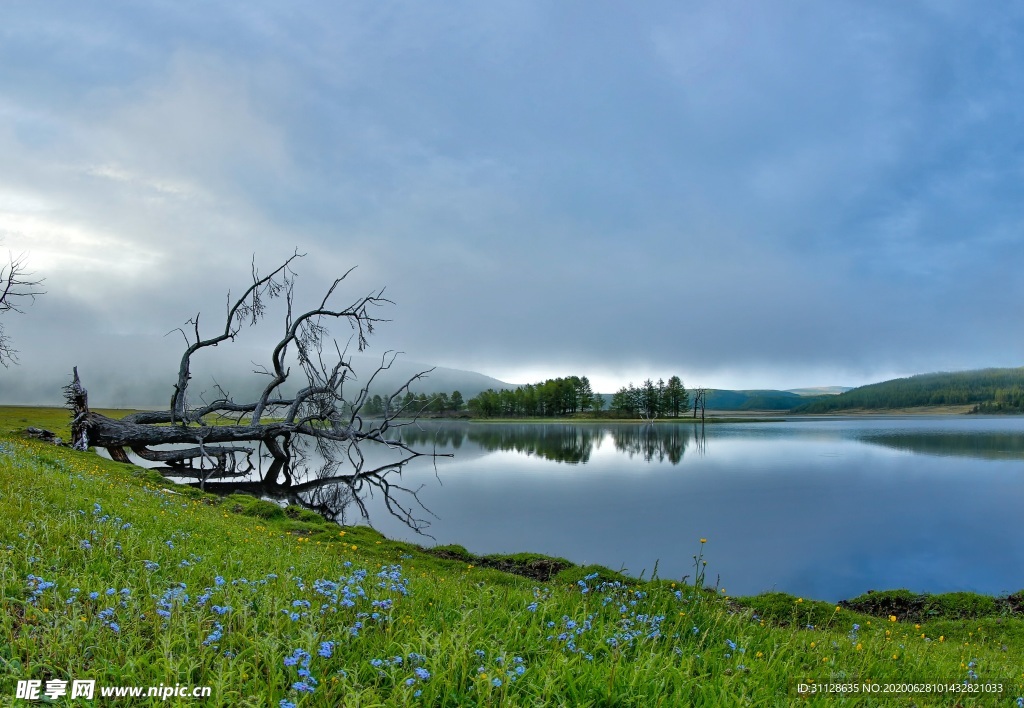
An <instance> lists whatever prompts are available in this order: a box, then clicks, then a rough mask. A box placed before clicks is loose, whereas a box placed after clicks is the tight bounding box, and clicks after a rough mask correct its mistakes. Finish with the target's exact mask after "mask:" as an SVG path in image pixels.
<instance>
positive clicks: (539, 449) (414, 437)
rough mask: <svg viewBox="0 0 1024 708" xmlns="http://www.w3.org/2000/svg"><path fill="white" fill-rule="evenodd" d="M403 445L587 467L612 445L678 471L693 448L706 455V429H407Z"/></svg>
mask: <svg viewBox="0 0 1024 708" xmlns="http://www.w3.org/2000/svg"><path fill="white" fill-rule="evenodd" d="M402 437H403V439H404V440H405V441H406V442H407V443H409V444H410V445H411V446H413V447H426V446H429V445H437V446H438V448H445V449H451V450H458V449H460V448H462V445H463V443H464V442H466V441H468V442H470V443H472V444H473V445H475V446H477V447H479V448H480V449H482V450H486V451H488V452H498V451H501V452H514V453H518V454H522V455H526V456H528V457H529V456H536V457H540V458H542V459H545V460H551V461H553V462H565V463H568V464H586V463H587V462H589V461H590V458H591V456H592V455H593V454H594V452H595V451H597V450H599V449H600V447H601V445H602V444H604V443H605V442H606V441H607V440H609V439H610V440H611V443H612V446H613V447H614V449H615V450H617V451H618V452H621V453H624V454H625V455H626V457H627V458H628V459H630V460H632V459H633V458H639V459H642V460H643V461H645V462H668V463H669V464H672V465H678V464H679V463H680V462H682V461H683V455H684V454H685V453H686V449H687V447H689V446H690V445H691V444H694V443H695V444H696V445H697V447H698V448H699V449H702V450H703V449H704V447H705V446H706V442H705V427H704V426H702V425H680V424H664V425H658V424H655V425H650V424H648V425H628V424H626V425H600V424H586V425H573V424H566V423H550V424H548V423H520V424H515V423H497V424H490V423H484V424H472V423H461V424H458V423H457V424H444V425H429V424H427V425H423V426H420V427H419V428H407V429H406V430H404V431H403V434H402Z"/></svg>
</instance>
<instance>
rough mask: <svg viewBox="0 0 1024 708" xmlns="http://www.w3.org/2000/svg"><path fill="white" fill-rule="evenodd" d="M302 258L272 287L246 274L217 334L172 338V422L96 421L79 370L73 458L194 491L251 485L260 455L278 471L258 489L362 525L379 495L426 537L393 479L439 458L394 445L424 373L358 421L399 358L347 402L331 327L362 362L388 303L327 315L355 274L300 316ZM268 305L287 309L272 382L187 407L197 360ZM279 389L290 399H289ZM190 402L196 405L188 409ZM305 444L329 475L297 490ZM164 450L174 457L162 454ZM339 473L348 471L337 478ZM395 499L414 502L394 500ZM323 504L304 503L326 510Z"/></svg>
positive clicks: (371, 299) (168, 415)
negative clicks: (337, 508) (133, 466)
mask: <svg viewBox="0 0 1024 708" xmlns="http://www.w3.org/2000/svg"><path fill="white" fill-rule="evenodd" d="M301 257H302V255H301V254H299V253H298V252H295V253H293V254H292V256H290V257H289V258H288V259H287V260H285V261H284V262H283V263H282V264H281V265H280V266H278V267H277V268H275V269H274V270H273V271H272V272H271V273H269V274H268V275H260V273H259V271H258V269H257V268H256V265H255V262H253V264H252V270H251V277H252V284H251V285H249V286H248V288H246V290H245V291H244V292H243V293H242V294H241V295H240V296H239V297H237V298H232V297H230V296H229V298H228V301H227V310H226V314H225V318H224V324H223V327H222V328H218V330H217V331H216V332H215V333H214V334H212V335H209V336H204V334H203V333H202V330H201V327H200V324H199V322H200V316H199V314H196V315H195V316H194V317H193V318H191V319H190V320H189V321H188V322H187V323H186V326H188V327H189V329H191V333H188V332H187V331H186V329H185V328H184V327H182V328H178V329H176V330H172V331H177V332H180V333H181V334H182V336H183V337H184V338H185V343H186V349H185V352H184V354H183V355H182V358H181V362H180V364H179V367H178V374H177V380H176V382H175V384H174V386H173V391H172V395H171V399H170V404H169V406H168V409H167V410H164V411H147V412H140V413H134V414H132V415H129V416H126V417H124V418H122V419H120V420H113V419H110V418H107V417H105V416H102V415H100V414H98V413H94V412H91V411H89V409H88V394H87V393H86V391H85V389H84V388H83V387H82V385H81V382H80V381H79V378H78V371H77V368H76V370H75V374H74V380H73V382H72V383H71V384H69V385H68V386H67V387H66V389H65V392H66V397H67V400H68V404H69V406H70V407H71V409H72V411H73V413H74V420H73V424H72V436H73V438H74V440H75V444H76V446H79V447H80V449H84V448H85V447H88V446H97V447H104V448H106V449H107V450H108V451H109V453H110V455H111V457H113V458H114V459H117V460H121V461H129V460H130V458H129V457H128V453H127V451H126V450H131V451H132V452H134V453H135V454H136V455H138V456H139V457H141V458H143V459H145V460H149V461H159V462H163V463H166V464H168V465H170V466H171V467H172V468H173V469H174V473H175V474H176V475H185V476H193V477H197V478H199V479H200V484H201V485H205V484H206V481H207V480H208V479H212V478H214V477H225V476H227V477H231V476H239V475H243V474H248V472H249V471H250V470H252V469H253V467H252V461H251V456H252V454H253V453H254V452H255V451H256V448H257V447H259V448H260V449H263V450H266V452H267V453H268V454H269V455H270V457H271V458H272V459H273V460H274V463H273V464H272V465H271V468H270V470H269V471H268V476H267V477H265V478H264V479H263V482H264V483H265V484H269V485H271V486H279V482H278V479H280V478H281V477H282V475H283V477H284V480H285V485H286V486H290V487H291V490H290V492H289V493H290V494H298V495H300V496H301V495H302V494H304V493H307V492H308V493H310V494H313V493H316V494H321V495H326V496H330V497H331V499H333V500H335V501H337V500H339V499H345V500H347V501H350V502H352V503H354V504H355V505H356V506H357V507H358V508H359V510H360V513H361V514H363V515H364V516H365V515H366V513H367V508H366V506H365V504H364V502H363V500H362V499H361V497H360V494H361V493H363V492H367V493H371V494H372V493H373V492H375V491H377V492H380V493H381V494H382V495H383V501H384V506H385V508H386V509H387V511H388V512H389V513H390V514H392V515H393V516H395V517H396V518H399V519H402V521H403V522H404V523H406V524H408V525H409V526H410V528H412V529H414V530H415V531H417V532H422V529H423V528H425V526H426V523H427V522H425V521H424V520H422V519H418V518H416V516H415V514H414V512H413V508H414V506H418V507H419V508H421V509H424V510H426V509H425V507H423V505H422V503H420V501H419V497H418V496H417V492H418V491H419V490H413V489H410V488H408V487H405V486H403V485H401V484H396V483H394V482H392V481H390V480H389V479H388V476H389V475H395V476H400V475H401V471H402V469H403V468H404V467H405V466H406V465H407V464H408V463H409V462H410V461H412V460H413V459H416V458H417V457H423V456H432V457H437V456H438V455H437V453H436V452H431V453H422V452H419V451H417V450H414V449H412V448H411V447H410V446H409V445H408V444H406V443H405V442H403V441H402V439H401V437H400V436H398V435H394V432H397V431H400V430H401V428H402V427H403V426H404V425H407V424H408V423H409V422H410V421H407V420H406V421H397V420H396V418H397V417H398V416H399V415H402V416H405V415H408V411H407V410H406V406H403V405H396V404H395V402H396V401H400V400H401V397H402V396H403V395H404V394H405V393H407V392H408V391H409V387H410V385H412V384H413V382H415V381H417V380H419V379H420V378H422V377H423V376H425V375H426V374H427V373H428V372H421V373H418V374H415V375H414V376H412V377H410V378H409V379H408V380H407V381H406V382H405V383H404V384H402V385H401V386H400V387H399V388H398V390H397V391H395V392H393V393H392V394H391V395H389V396H388V397H387V399H386V401H387V405H386V407H385V413H384V415H383V417H382V418H373V419H368V418H364V416H363V415H362V409H363V406H364V404H366V402H367V401H368V400H369V399H370V387H371V386H373V385H375V381H376V379H377V377H378V375H379V374H381V373H382V372H384V371H387V370H388V369H390V368H391V367H392V365H393V364H394V362H395V360H396V358H397V356H398V353H397V352H392V351H388V352H385V353H384V355H383V356H382V357H381V361H380V364H379V365H378V366H377V368H376V370H374V371H373V372H372V373H371V374H370V376H369V377H368V378H367V379H366V381H365V382H364V383H363V385H362V386H361V387H359V388H358V390H355V391H354V392H351V391H347V390H346V385H347V384H349V383H350V382H352V381H354V380H355V379H356V372H355V369H354V368H353V366H352V361H351V359H350V358H349V357H348V355H347V352H348V346H347V345H346V347H345V348H344V349H342V348H341V347H340V346H339V345H338V343H337V342H336V341H335V340H334V339H333V338H332V337H331V332H330V325H331V324H332V323H334V322H338V321H344V322H347V323H348V325H349V326H350V328H351V329H352V332H353V334H352V338H351V339H354V340H355V342H356V347H357V349H358V351H363V350H364V349H365V347H366V346H367V343H368V337H369V335H370V334H371V333H372V332H373V327H374V325H375V324H376V323H378V322H384V321H386V320H384V319H382V318H380V317H378V316H376V315H375V313H374V312H373V310H374V308H377V307H381V306H383V305H386V304H392V303H391V301H390V300H387V299H386V298H384V297H383V292H384V291H383V290H379V291H375V292H372V293H370V294H369V295H366V296H364V297H361V298H358V299H356V300H355V301H353V302H351V303H350V304H349V305H348V306H346V307H339V306H336V305H334V304H333V302H332V301H333V299H334V298H335V297H336V294H337V291H338V286H339V285H340V284H341V283H342V282H343V281H344V280H345V278H346V277H347V276H348V275H349V274H350V273H351V270H349V271H347V272H346V273H345V274H344V275H342V276H341V277H340V278H337V279H335V280H334V281H333V283H331V285H330V286H329V287H328V288H327V291H326V293H325V295H324V296H323V298H322V299H321V300H320V302H319V304H318V305H317V306H315V307H314V308H313V309H310V310H307V311H304V312H297V311H296V310H295V280H296V273H295V271H294V270H293V268H292V266H293V264H294V262H295V261H296V259H298V258H301ZM274 298H282V299H283V301H284V317H283V318H284V324H285V327H284V333H283V335H282V336H281V338H280V339H279V340H278V342H277V343H276V345H275V346H274V347H273V351H272V353H271V357H270V360H271V361H270V366H269V367H263V369H262V370H260V369H259V367H257V370H256V371H255V372H254V373H256V374H257V375H266V376H268V377H269V381H267V382H266V384H265V385H264V386H263V388H262V391H261V392H260V393H259V394H258V395H257V397H256V399H255V400H253V401H246V402H236V401H235V400H233V398H232V396H231V395H230V394H229V393H228V392H227V391H225V390H224V389H223V388H222V387H221V386H220V385H219V384H218V385H215V387H214V392H213V394H214V396H213V399H212V400H210V401H209V402H207V401H206V400H203V399H204V396H203V395H202V394H200V395H198V396H195V397H193V396H191V395H190V390H191V385H192V372H193V356H194V355H195V354H196V353H197V352H199V351H201V350H204V349H208V348H212V347H216V346H218V345H220V344H221V343H222V342H225V341H233V340H234V339H235V337H236V336H237V335H238V333H239V332H240V331H241V329H242V327H243V326H253V325H255V324H257V323H259V322H260V320H261V319H262V318H263V317H264V316H265V314H266V312H267V302H268V301H269V300H271V299H274ZM350 341H351V340H350ZM296 366H297V368H298V370H299V371H301V376H302V379H304V381H303V382H302V384H301V385H300V386H299V387H298V388H297V389H295V387H294V386H291V385H290V384H289V382H290V378H289V377H290V376H291V375H292V369H293V368H294V367H296ZM286 385H287V386H288V391H289V392H286V390H285V387H286ZM350 388H351V387H350ZM193 398H196V399H198V400H200V401H201V404H200V405H192V404H190V402H189V401H190V400H191V399H193ZM168 424H169V425H168ZM304 440H305V441H308V442H309V444H310V446H311V449H313V450H315V451H316V452H317V453H318V454H319V455H320V456H322V457H323V459H324V460H325V461H326V462H325V467H324V469H325V470H326V469H329V470H330V471H331V473H330V474H329V475H327V474H326V473H324V476H321V478H318V479H316V480H307V481H304V482H301V483H300V484H297V485H296V484H292V478H293V473H294V471H295V467H294V466H293V464H292V463H293V462H295V461H296V459H297V458H301V457H302V456H303V455H304V454H305V453H304V451H303V446H302V445H301V444H299V445H297V444H296V443H299V442H301V441H304ZM244 443H248V445H246V444H244ZM169 445H174V446H176V448H175V449H157V448H160V447H163V446H169ZM367 445H369V446H375V447H378V448H380V449H382V450H387V451H389V454H391V455H395V456H397V459H395V460H392V461H390V462H388V463H386V464H383V465H375V466H371V465H368V464H367V462H366V457H365V455H364V452H363V447H364V446H367ZM239 455H243V456H244V460H245V462H244V464H241V465H239V464H238V462H237V460H238V456H239ZM342 465H345V466H347V467H349V468H350V470H349V471H348V472H347V473H345V474H336V471H337V470H338V469H339V468H340V467H341V466H342ZM338 484H344V485H345V486H346V487H347V488H348V491H347V492H344V493H341V492H322V493H321V492H317V490H319V489H322V488H327V487H330V486H331V485H335V486H336V485H338ZM398 493H401V494H402V495H404V496H405V497H408V499H410V500H411V502H410V503H406V502H403V501H401V500H400V499H397V498H396V494H398ZM326 496H324V498H319V497H318V498H317V499H307V501H309V503H310V504H313V505H314V506H322V505H323V503H324V499H325V498H326ZM428 513H429V511H428Z"/></svg>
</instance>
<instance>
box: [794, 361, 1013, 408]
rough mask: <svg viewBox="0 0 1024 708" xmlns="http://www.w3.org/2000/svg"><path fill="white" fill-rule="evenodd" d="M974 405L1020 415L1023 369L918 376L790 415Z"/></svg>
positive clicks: (870, 387) (812, 404)
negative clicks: (860, 409) (861, 409)
mask: <svg viewBox="0 0 1024 708" xmlns="http://www.w3.org/2000/svg"><path fill="white" fill-rule="evenodd" d="M972 403H973V404H975V408H974V410H975V412H979V413H990V412H991V413H1002V412H1024V368H1018V369H981V370H979V371H959V372H953V373H945V372H944V373H936V374H919V375H917V376H911V377H909V378H905V379H893V380H892V381H883V382H882V383H876V384H870V385H868V386H861V387H859V388H855V389H851V390H849V391H847V392H845V393H841V394H839V395H837V396H827V397H823V398H819V399H817V400H815V401H813V402H810V403H807V404H805V405H802V406H797V407H795V408H794V409H793V410H792V412H794V413H833V412H836V411H842V410H850V409H855V408H869V409H870V408H875V409H886V408H909V407H912V406H942V405H946V406H949V405H969V404H972Z"/></svg>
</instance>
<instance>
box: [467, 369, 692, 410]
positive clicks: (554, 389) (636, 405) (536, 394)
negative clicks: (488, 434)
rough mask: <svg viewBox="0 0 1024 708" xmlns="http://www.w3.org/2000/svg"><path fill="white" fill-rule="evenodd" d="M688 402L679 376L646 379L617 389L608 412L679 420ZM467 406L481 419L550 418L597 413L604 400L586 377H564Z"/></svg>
mask: <svg viewBox="0 0 1024 708" xmlns="http://www.w3.org/2000/svg"><path fill="white" fill-rule="evenodd" d="M689 402H690V396H689V393H688V392H687V391H686V387H685V386H683V382H682V379H680V378H679V377H678V376H673V377H671V378H670V379H669V380H668V382H667V383H666V382H665V381H664V380H662V379H659V380H658V382H657V383H655V382H653V381H651V380H650V379H647V380H646V381H644V383H643V385H642V386H640V387H639V388H637V387H636V386H634V385H633V384H632V383H630V384H629V386H623V387H622V388H621V389H619V390H618V392H616V393H615V394H614V395H613V396H612V397H611V409H610V411H609V413H610V414H612V415H614V416H616V417H622V418H639V417H647V418H654V417H659V416H673V417H678V416H680V415H685V414H686V410H687V407H688V406H689ZM467 406H468V408H469V411H470V413H472V414H473V415H475V416H480V417H484V418H495V417H502V418H516V417H529V418H546V417H552V418H553V417H561V416H571V415H575V414H577V413H592V414H595V415H596V414H599V413H601V411H602V410H603V409H604V406H605V399H604V397H603V396H602V395H601V394H599V393H594V391H593V389H592V387H591V385H590V380H589V379H588V378H587V377H586V376H566V377H564V378H555V379H548V380H547V381H544V382H542V383H536V384H527V385H525V386H517V387H516V388H514V389H501V390H500V391H495V390H494V389H488V390H486V391H483V392H482V393H480V395H478V396H476V397H474V398H471V399H469V401H467Z"/></svg>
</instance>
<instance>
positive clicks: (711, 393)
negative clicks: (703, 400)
mask: <svg viewBox="0 0 1024 708" xmlns="http://www.w3.org/2000/svg"><path fill="white" fill-rule="evenodd" d="M691 400H692V399H691ZM809 400H817V399H816V398H813V397H809V396H804V395H801V394H798V393H793V392H792V391H774V390H770V389H769V390H752V391H730V390H727V389H714V388H713V389H708V392H707V407H708V408H710V409H712V410H716V411H788V410H790V409H792V408H794V407H796V406H799V405H801V404H804V403H807V402H808V401H809Z"/></svg>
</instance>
